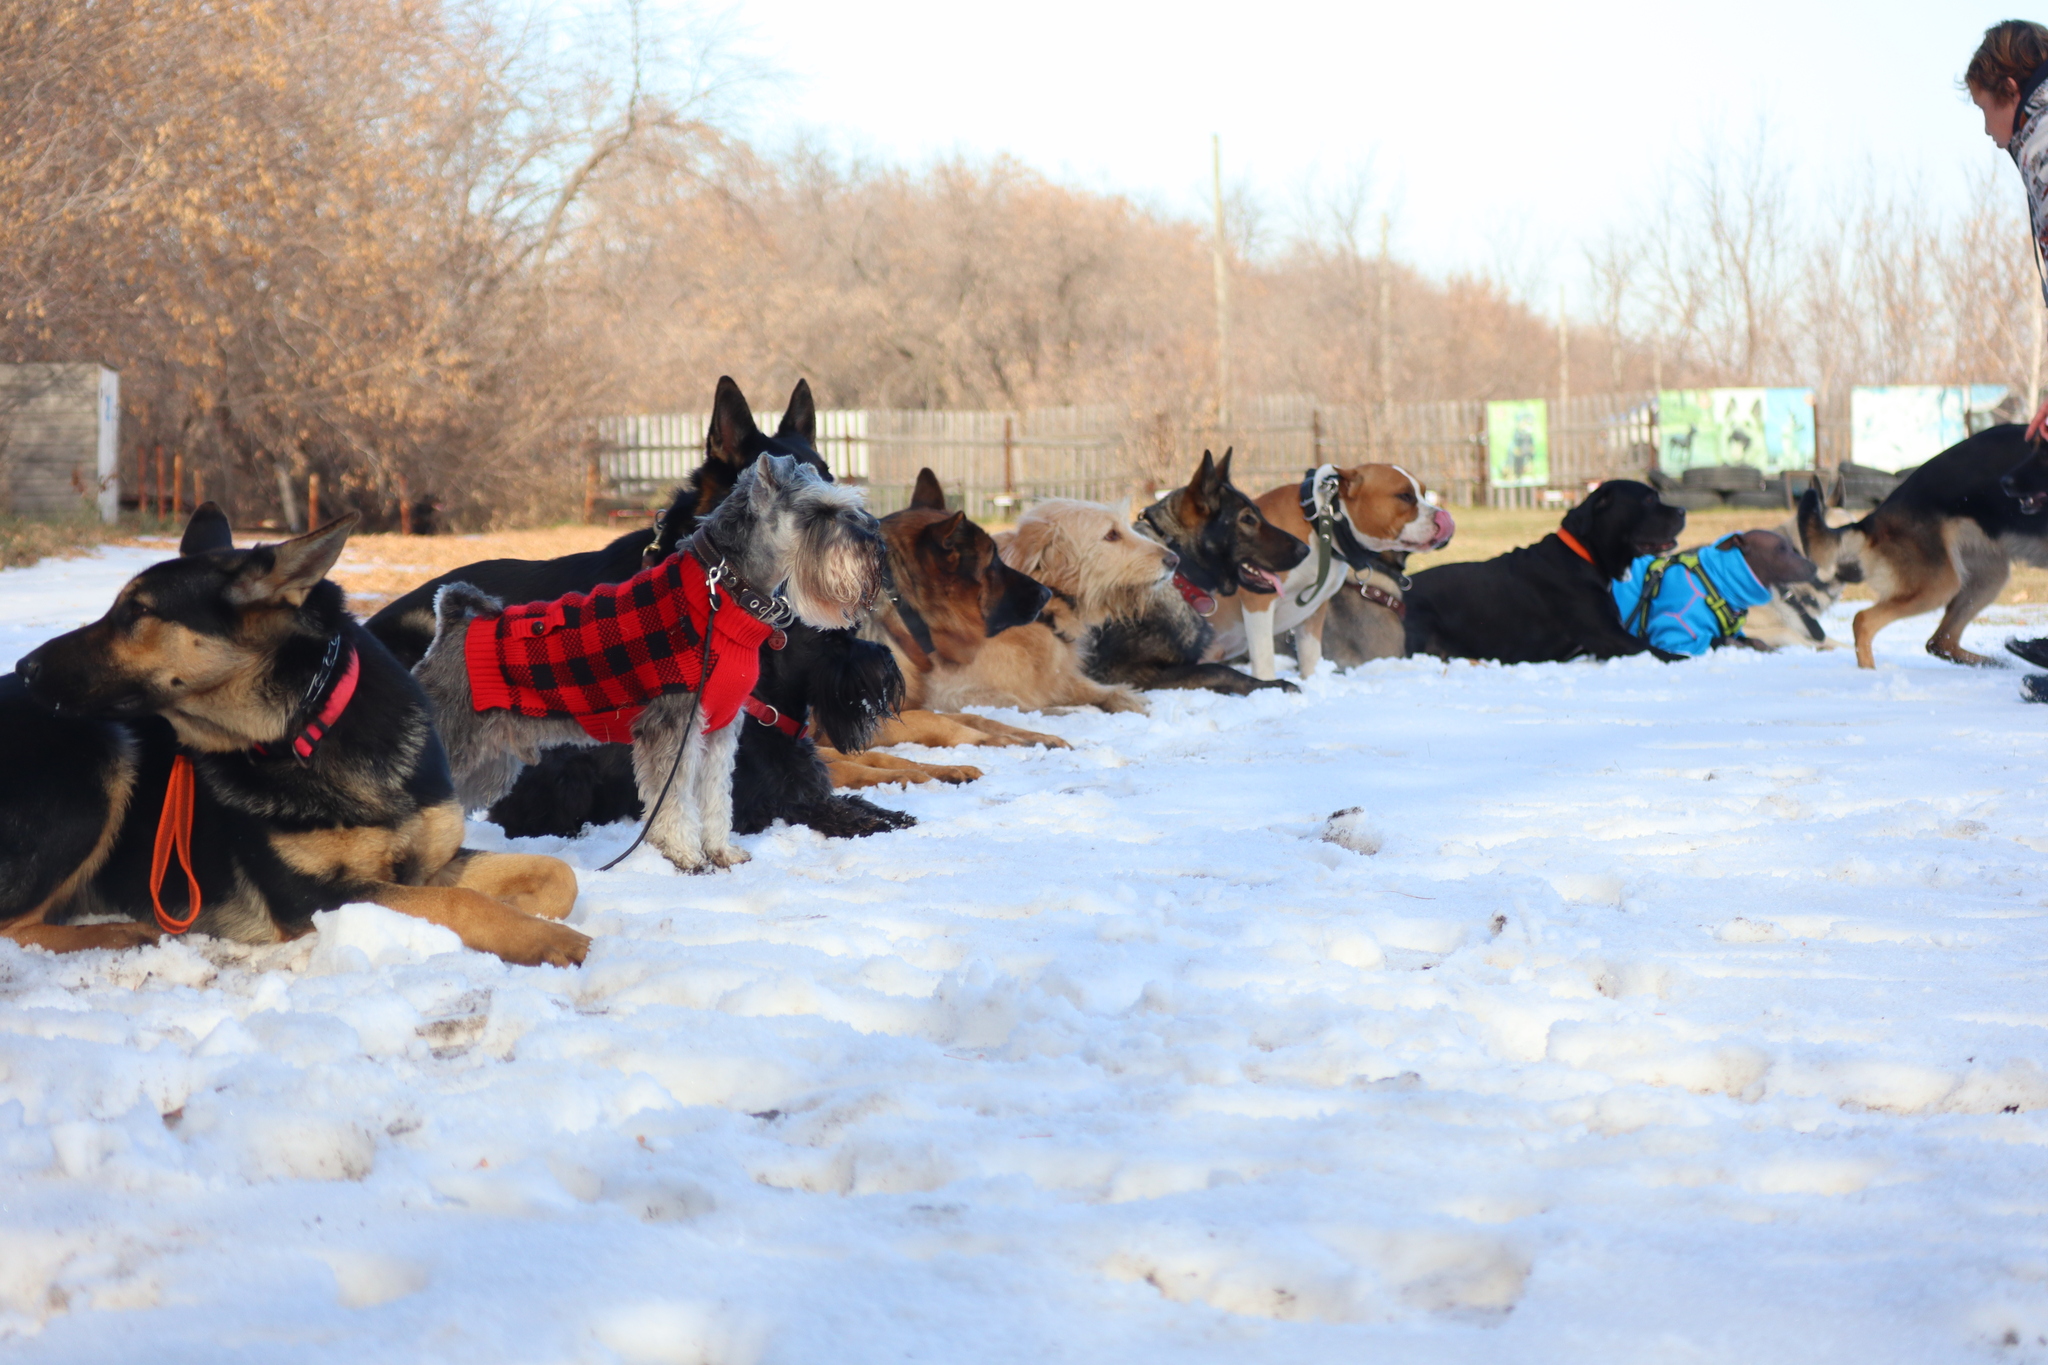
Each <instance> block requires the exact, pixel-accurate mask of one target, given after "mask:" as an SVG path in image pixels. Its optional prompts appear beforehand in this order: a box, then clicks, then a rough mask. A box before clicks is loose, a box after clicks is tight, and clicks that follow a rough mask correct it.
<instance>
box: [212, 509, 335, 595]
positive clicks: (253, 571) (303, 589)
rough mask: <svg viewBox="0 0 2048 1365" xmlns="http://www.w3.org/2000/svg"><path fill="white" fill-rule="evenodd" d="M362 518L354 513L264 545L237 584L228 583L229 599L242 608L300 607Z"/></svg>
mask: <svg viewBox="0 0 2048 1365" xmlns="http://www.w3.org/2000/svg"><path fill="white" fill-rule="evenodd" d="M360 519H361V517H360V515H359V514H358V513H355V512H350V513H349V514H348V515H347V516H345V517H338V518H336V519H335V520H333V521H330V522H328V523H327V524H326V525H325V526H323V527H321V528H320V529H319V530H317V531H309V532H308V533H306V534H305V535H302V536H300V537H298V538H297V539H295V540H287V541H285V542H284V543H283V544H281V545H263V546H259V547H257V548H256V549H255V550H252V551H250V553H249V558H248V559H247V560H245V561H243V564H242V568H241V571H240V572H239V573H237V574H236V575H235V580H234V582H232V583H230V584H228V587H227V594H226V595H227V599H228V601H229V602H231V603H233V604H234V605H235V606H238V607H253V606H260V605H264V604H268V603H282V604H284V605H287V606H292V607H297V606H301V605H303V604H304V602H305V600H306V594H307V593H310V592H311V591H313V589H314V587H315V586H316V585H318V584H319V582H320V580H321V579H323V578H325V577H327V571H328V570H329V569H332V568H333V567H334V561H335V560H337V559H340V558H341V550H342V547H343V546H344V545H347V544H348V536H349V532H351V531H353V530H355V529H356V522H357V521H359V520H360Z"/></svg>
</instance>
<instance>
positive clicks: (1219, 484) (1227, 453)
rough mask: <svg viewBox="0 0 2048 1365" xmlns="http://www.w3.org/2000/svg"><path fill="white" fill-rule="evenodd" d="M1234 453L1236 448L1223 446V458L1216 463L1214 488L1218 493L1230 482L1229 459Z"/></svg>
mask: <svg viewBox="0 0 2048 1365" xmlns="http://www.w3.org/2000/svg"><path fill="white" fill-rule="evenodd" d="M1236 453H1237V447H1236V446H1225V447H1224V448H1223V458H1222V459H1220V460H1218V461H1217V462H1216V488H1217V490H1218V491H1219V492H1220V491H1221V490H1222V489H1223V488H1224V487H1225V486H1226V485H1227V484H1229V482H1230V457H1231V456H1232V455H1235V454H1236Z"/></svg>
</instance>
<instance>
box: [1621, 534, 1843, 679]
mask: <svg viewBox="0 0 2048 1365" xmlns="http://www.w3.org/2000/svg"><path fill="white" fill-rule="evenodd" d="M1819 581H1820V571H1819V569H1817V568H1816V567H1815V565H1814V563H1813V561H1812V560H1810V559H1808V558H1807V557H1806V556H1805V555H1802V554H1800V553H1799V551H1797V550H1795V549H1793V548H1792V542H1791V541H1789V540H1787V539H1786V538H1785V537H1783V536H1781V535H1779V534H1778V533H1777V532H1775V531H1738V532H1737V533H1735V534H1734V535H1731V536H1723V537H1722V538H1721V539H1720V540H1717V541H1715V542H1714V543H1713V544H1712V545H1708V546H1705V547H1703V548H1701V549H1698V550H1688V551H1686V552H1684V553H1683V554H1675V555H1641V556H1638V557H1637V558H1636V559H1635V560H1634V561H1633V562H1632V563H1631V564H1630V565H1629V566H1628V572H1627V573H1625V574H1623V575H1622V576H1621V577H1620V578H1619V579H1617V580H1615V583H1614V589H1613V591H1614V605H1615V606H1616V607H1617V608H1619V609H1620V611H1621V623H1622V625H1623V626H1625V627H1626V628H1627V629H1628V631H1629V633H1630V634H1631V635H1634V636H1636V637H1637V638H1638V639H1640V640H1643V641H1644V642H1646V643H1647V644H1649V645H1650V646H1651V647H1653V648H1655V649H1660V650H1663V651H1665V652H1666V653H1669V654H1680V655H1686V656H1692V657H1696V656H1698V655H1701V654H1704V653H1706V652H1707V651H1708V650H1709V649H1712V648H1715V647H1716V646H1719V645H1742V646H1744V647H1746V648H1749V649H1769V648H1770V646H1769V645H1765V644H1762V643H1760V642H1758V641H1755V640H1751V639H1749V638H1747V637H1746V636H1744V635H1743V633H1742V618H1743V616H1744V614H1745V613H1747V612H1748V611H1749V609H1750V608H1751V607H1759V606H1762V605H1763V604H1764V603H1765V602H1768V601H1770V600H1771V590H1772V589H1773V588H1782V587H1788V586H1790V585H1792V584H1794V583H1817V582H1819Z"/></svg>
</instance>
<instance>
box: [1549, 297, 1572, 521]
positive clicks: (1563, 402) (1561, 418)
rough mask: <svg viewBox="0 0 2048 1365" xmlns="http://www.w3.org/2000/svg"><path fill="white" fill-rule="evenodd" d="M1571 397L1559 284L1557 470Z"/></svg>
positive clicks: (1553, 447)
mask: <svg viewBox="0 0 2048 1365" xmlns="http://www.w3.org/2000/svg"><path fill="white" fill-rule="evenodd" d="M1571 399H1572V352H1571V338H1570V335H1569V334H1568V333H1567V332H1566V331H1565V319H1564V285H1562V284H1559V285H1558V286H1557V416H1556V417H1555V418H1554V419H1553V420H1552V421H1551V423H1550V454H1551V464H1550V467H1551V469H1552V470H1553V471H1555V470H1556V468H1557V465H1558V461H1557V457H1558V456H1559V455H1562V454H1563V453H1564V451H1563V442H1562V441H1561V440H1560V439H1559V438H1560V437H1562V436H1563V435H1564V428H1565V423H1566V422H1567V421H1569V420H1570V419H1569V418H1567V417H1566V416H1565V409H1566V408H1568V407H1569V406H1570V405H1571ZM1552 482H1553V483H1554V482H1556V480H1555V478H1553V479H1552Z"/></svg>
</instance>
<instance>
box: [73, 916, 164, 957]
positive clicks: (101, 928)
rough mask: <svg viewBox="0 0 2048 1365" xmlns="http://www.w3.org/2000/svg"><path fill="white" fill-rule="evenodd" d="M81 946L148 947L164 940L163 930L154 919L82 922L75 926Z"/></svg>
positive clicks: (116, 950)
mask: <svg viewBox="0 0 2048 1365" xmlns="http://www.w3.org/2000/svg"><path fill="white" fill-rule="evenodd" d="M74 928H75V931H76V933H77V934H78V937H79V939H80V940H81V942H80V945H79V946H81V947H85V948H111V949H113V950H114V951H115V952H117V953H118V952H121V951H122V950H123V949H127V948H147V947H148V946H149V945H150V944H152V943H156V942H159V941H161V940H162V938H163V931H162V930H161V929H158V928H157V927H156V923H155V921H153V920H129V921H126V922H123V923H118V924H80V925H76V926H74Z"/></svg>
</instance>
